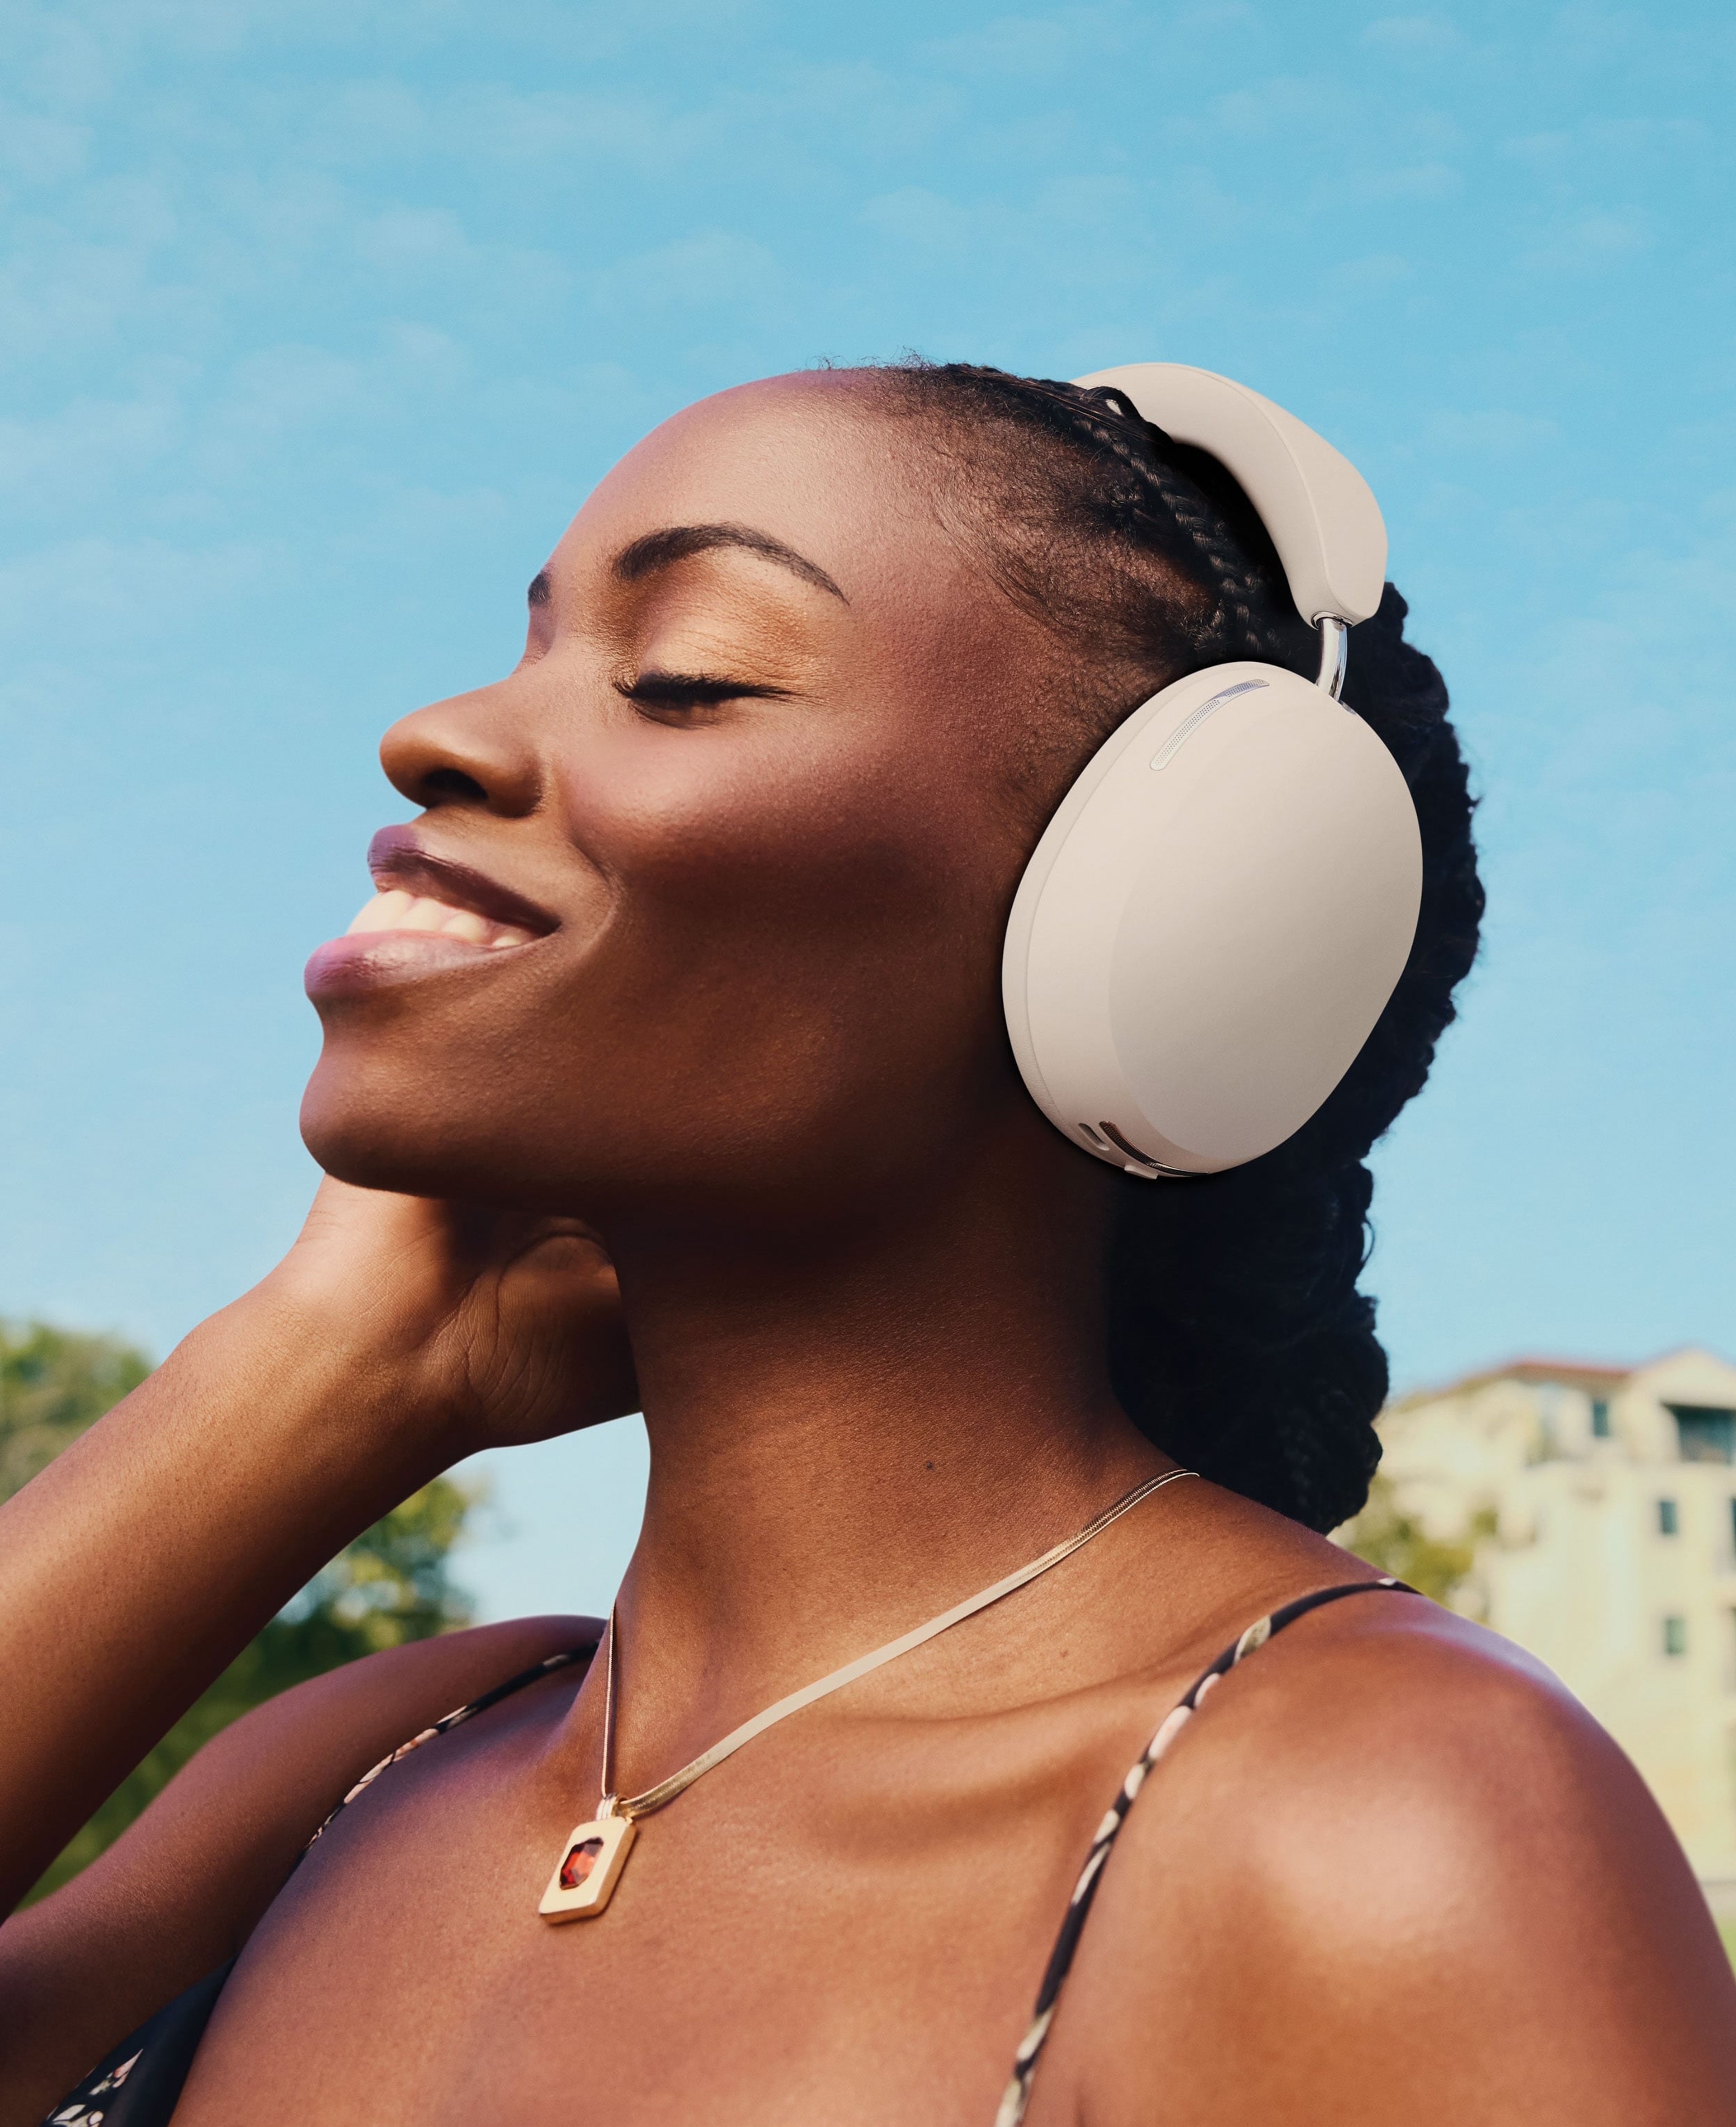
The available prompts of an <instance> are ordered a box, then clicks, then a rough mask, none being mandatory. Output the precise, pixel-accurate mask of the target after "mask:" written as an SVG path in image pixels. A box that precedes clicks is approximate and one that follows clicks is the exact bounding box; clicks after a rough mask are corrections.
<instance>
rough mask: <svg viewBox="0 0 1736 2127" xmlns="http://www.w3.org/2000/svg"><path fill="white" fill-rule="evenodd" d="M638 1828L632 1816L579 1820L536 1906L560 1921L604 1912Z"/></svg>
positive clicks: (556, 1922)
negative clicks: (580, 1821)
mask: <svg viewBox="0 0 1736 2127" xmlns="http://www.w3.org/2000/svg"><path fill="white" fill-rule="evenodd" d="M638 1828H639V1827H638V1825H637V1824H636V1823H635V1822H634V1821H633V1819H632V1818H631V1817H614V1816H610V1817H593V1818H592V1819H591V1821H590V1822H588V1823H586V1824H576V1825H575V1826H573V1828H572V1831H570V1832H569V1833H568V1834H567V1837H566V1839H565V1840H563V1841H562V1846H561V1855H560V1859H558V1860H557V1862H556V1863H555V1864H554V1874H553V1875H552V1876H551V1877H550V1878H549V1879H548V1889H547V1890H546V1891H545V1892H543V1902H542V1904H541V1905H539V1906H538V1907H537V1911H538V1912H539V1913H540V1914H541V1915H542V1916H543V1919H544V1920H545V1921H549V1922H551V1923H552V1924H558V1923H559V1922H560V1921H582V1920H588V1919H590V1918H591V1916H592V1915H593V1914H595V1913H600V1912H601V1911H602V1910H603V1908H604V1907H605V1906H606V1905H607V1904H608V1903H609V1899H610V1898H611V1897H613V1896H614V1887H615V1884H616V1883H617V1882H618V1881H619V1878H620V1874H621V1870H622V1869H623V1868H624V1865H625V1864H626V1860H627V1856H628V1854H629V1853H630V1852H631V1851H632V1849H633V1839H634V1837H635V1836H636V1835H637V1833H638ZM563 1878H564V1879H565V1880H564V1881H563Z"/></svg>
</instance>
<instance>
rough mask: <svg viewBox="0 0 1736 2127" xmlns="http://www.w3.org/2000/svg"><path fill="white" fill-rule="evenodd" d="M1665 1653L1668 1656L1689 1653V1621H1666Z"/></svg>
mask: <svg viewBox="0 0 1736 2127" xmlns="http://www.w3.org/2000/svg"><path fill="white" fill-rule="evenodd" d="M1663 1651H1664V1652H1665V1653H1666V1654H1667V1655H1685V1654H1686V1652H1687V1651H1688V1621H1687V1619H1686V1618H1665V1619H1664V1621H1663Z"/></svg>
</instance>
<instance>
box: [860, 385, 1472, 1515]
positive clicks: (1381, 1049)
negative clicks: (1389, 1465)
mask: <svg viewBox="0 0 1736 2127" xmlns="http://www.w3.org/2000/svg"><path fill="white" fill-rule="evenodd" d="M871 376H872V379H873V387H872V388H874V389H875V391H876V392H877V393H879V394H880V396H882V397H883V399H884V400H885V401H886V402H887V403H889V405H891V406H892V407H894V409H896V410H899V411H900V412H901V413H904V414H907V415H915V416H917V417H919V418H923V419H925V420H927V422H929V423H930V424H933V425H934V426H935V429H936V434H935V437H934V440H935V442H936V443H937V445H938V447H939V448H941V449H942V451H943V452H945V453H946V456H947V457H948V458H949V459H950V460H951V462H952V463H953V465H954V467H955V469H956V470H957V471H960V472H961V473H962V474H963V476H964V477H963V478H962V480H958V481H951V482H948V483H946V486H947V487H948V489H949V490H951V492H954V493H956V494H957V495H960V496H962V497H963V498H964V506H965V511H966V513H967V515H968V517H969V519H970V523H969V524H968V526H967V527H966V530H967V533H968V536H970V537H971V538H973V540H974V541H975V542H976V543H977V544H978V546H979V548H980V550H981V551H982V552H984V554H985V555H986V557H987V559H988V561H989V566H990V568H991V569H992V571H994V575H995V577H996V579H997V580H998V582H999V583H1000V585H1002V587H1003V589H1004V590H1006V591H1007V592H1008V595H1011V596H1012V597H1013V598H1014V599H1017V601H1018V602H1019V604H1021V605H1022V606H1024V607H1025V608H1026V609H1027V610H1029V611H1031V612H1032V613H1035V614H1036V615H1037V616H1038V617H1039V618H1041V620H1042V621H1043V623H1044V624H1045V625H1046V626H1047V627H1049V628H1051V629H1052V630H1053V631H1054V632H1055V633H1056V634H1057V635H1058V636H1060V637H1061V639H1062V640H1063V642H1065V644H1066V645H1067V647H1068V648H1069V650H1070V651H1071V652H1072V653H1073V656H1072V659H1071V664H1072V667H1073V669H1074V671H1075V672H1076V673H1077V674H1078V675H1079V677H1078V680H1077V683H1076V684H1077V688H1078V698H1077V702H1076V707H1077V708H1078V709H1079V712H1080V713H1081V714H1082V715H1083V716H1084V718H1086V719H1087V721H1088V722H1089V724H1090V725H1092V726H1093V727H1094V730H1095V732H1096V734H1097V735H1098V736H1101V735H1103V734H1104V733H1106V732H1107V731H1108V729H1110V728H1112V726H1113V724H1114V723H1115V722H1118V721H1119V719H1120V718H1122V716H1124V715H1126V714H1127V713H1128V712H1129V711H1130V710H1131V709H1132V708H1135V707H1136V706H1137V704H1138V703H1140V702H1141V701H1143V700H1145V699H1146V698H1147V697H1148V696H1149V695H1150V694H1152V693H1154V692H1155V691H1156V689H1158V688H1159V687H1161V686H1164V685H1168V684H1169V681H1170V680H1174V679H1177V678H1179V677H1180V676H1181V675H1183V673H1186V672H1189V671H1193V670H1198V669H1200V668H1201V667H1202V666H1211V665H1219V664H1225V663H1228V662H1230V661H1234V660H1236V659H1239V658H1250V657H1252V658H1259V659H1261V660H1264V661H1266V662H1268V663H1271V664H1276V665H1283V666H1289V667H1290V668H1291V669H1292V670H1297V671H1301V672H1304V673H1307V674H1308V675H1310V676H1311V675H1312V674H1313V673H1314V671H1315V670H1316V666H1317V662H1318V654H1319V653H1318V645H1317V639H1316V634H1315V631H1314V630H1313V629H1312V628H1311V627H1310V626H1309V625H1308V624H1307V623H1306V622H1305V621H1303V620H1302V618H1301V617H1300V616H1299V615H1298V614H1297V611H1296V609H1295V607H1294V605H1293V604H1292V602H1291V599H1290V596H1289V592H1288V586H1287V585H1286V582H1285V580H1284V576H1283V569H1282V566H1280V564H1279V562H1278V557H1277V554H1276V552H1274V549H1273V547H1272V543H1271V541H1270V538H1269V536H1268V535H1267V533H1266V531H1265V528H1264V526H1263V525H1262V524H1261V523H1260V521H1259V518H1258V516H1257V515H1256V514H1255V511H1254V510H1253V509H1252V507H1251V506H1250V504H1249V502H1248V500H1247V498H1246V496H1245V495H1244V494H1243V492H1242V490H1241V489H1240V487H1239V486H1237V485H1236V481H1234V480H1233V479H1232V478H1231V476H1230V475H1229V473H1228V472H1227V471H1226V470H1225V469H1224V467H1222V466H1221V465H1220V464H1219V463H1218V462H1217V460H1215V459H1213V458H1212V457H1208V456H1207V454H1206V453H1205V452H1201V451H1198V450H1194V449H1191V448H1187V447H1184V446H1183V445H1179V444H1178V443H1175V442H1174V440H1173V439H1172V438H1169V437H1167V436H1165V435H1164V433H1163V432H1162V431H1161V430H1160V429H1154V428H1152V427H1150V426H1149V425H1148V424H1146V423H1145V422H1143V421H1142V420H1141V419H1139V418H1138V416H1137V415H1136V414H1135V413H1134V412H1133V410H1132V409H1131V406H1128V405H1125V404H1124V403H1123V402H1122V401H1121V400H1118V399H1117V397H1116V396H1115V395H1114V394H1113V393H1112V392H1109V391H1081V390H1079V388H1078V387H1077V386H1072V385H1068V384H1060V383H1054V382H1050V381H1046V380H1041V379H1035V378H1028V377H1012V376H1008V375H1007V374H1006V373H1004V372H1002V371H999V370H995V369H986V368H979V367H971V366H969V365H966V364H963V363H956V362H949V363H945V364H938V365H930V364H927V363H921V362H908V363H905V364H903V365H900V366H899V367H894V368H887V369H883V370H879V371H875V372H871ZM1405 613H1406V606H1405V602H1404V600H1403V599H1402V598H1401V597H1400V596H1399V595H1398V593H1397V591H1396V590H1394V589H1393V587H1392V585H1391V584H1388V585H1387V586H1386V590H1385V593H1384V595H1383V598H1382V599H1381V603H1380V609H1379V611H1378V613H1375V614H1373V616H1372V617H1371V618H1369V619H1368V620H1366V621H1364V622H1363V623H1361V624H1360V626H1359V627H1358V628H1356V629H1355V631H1354V634H1353V636H1352V637H1351V642H1350V658H1349V675H1348V678H1347V680H1346V683H1345V704H1346V706H1347V707H1348V708H1351V709H1354V711H1355V712H1356V713H1357V714H1358V715H1359V716H1360V717H1362V718H1364V719H1365V721H1366V722H1368V724H1370V725H1371V726H1372V727H1373V729H1374V730H1375V731H1376V732H1378V734H1379V735H1380V737H1381V738H1382V739H1383V741H1384V742H1385V744H1386V746H1387V748H1388V750H1389V751H1391V753H1392V756H1393V758H1394V759H1395V760H1397V763H1398V765H1399V767H1400V768H1401V769H1402V770H1403V772H1404V776H1405V780H1406V783H1407V784H1409V786H1410V789H1411V796H1412V798H1413V799H1414V800H1415V803H1416V810H1417V816H1418V818H1419V820H1420V822H1421V828H1422V847H1423V890H1422V912H1421V918H1420V920H1419V921H1418V924H1417V930H1416V942H1415V944H1414V945H1413V946H1412V948H1411V956H1410V959H1409V961H1408V963H1407V964H1406V968H1405V972H1404V974H1403V976H1402V978H1401V980H1400V982H1399V985H1398V988H1397V990H1396V991H1395V992H1394V993H1393V995H1392V1000H1391V1002H1389V1003H1388V1004H1387V1007H1386V1009H1385V1011H1383V1013H1382V1014H1381V1016H1380V1018H1379V1020H1378V1022H1377V1024H1376V1026H1375V1028H1374V1030H1373V1033H1372V1034H1371V1035H1369V1036H1368V1040H1367V1042H1366V1043H1365V1044H1364V1046H1363V1049H1362V1051H1361V1053H1360V1054H1359V1056H1358V1057H1357V1059H1356V1061H1355V1062H1354V1064H1352V1065H1351V1067H1350V1068H1349V1071H1348V1072H1347V1073H1345V1077H1344V1078H1343V1079H1342V1081H1341V1082H1340V1084H1339V1085H1338V1087H1336V1089H1335V1091H1334V1092H1333V1094H1332V1096H1331V1097H1330V1099H1329V1100H1328V1101H1327V1102H1326V1106H1324V1107H1323V1108H1322V1109H1321V1111H1320V1112H1319V1114H1318V1115H1316V1116H1315V1117H1314V1118H1313V1120H1311V1122H1309V1123H1308V1124H1307V1125H1305V1126H1304V1127H1303V1128H1302V1130H1298V1131H1297V1133H1296V1135H1294V1136H1293V1137H1292V1138H1290V1139H1288V1140H1287V1141H1286V1142H1285V1143H1284V1144H1281V1145H1279V1146H1278V1148H1277V1149H1276V1150H1274V1151H1272V1152H1269V1153H1268V1154H1265V1155H1264V1158H1260V1159H1257V1160H1254V1161H1252V1162H1250V1163H1249V1164H1248V1165H1247V1166H1245V1167H1241V1168H1233V1169H1231V1171H1230V1172H1227V1173H1225V1174H1219V1175H1212V1176H1210V1177H1205V1178H1202V1179H1201V1180H1199V1181H1195V1182H1165V1183H1156V1184H1154V1183H1150V1182H1138V1181H1134V1180H1131V1179H1128V1180H1126V1181H1124V1182H1122V1184H1121V1185H1120V1187H1121V1190H1122V1197H1121V1201H1120V1205H1119V1210H1118V1215H1117V1226H1116V1231H1115V1237H1114V1241H1113V1244H1112V1255H1111V1264H1110V1272H1109V1285H1110V1289H1109V1338H1110V1361H1111V1367H1112V1375H1113V1378H1114V1381H1115V1386H1116V1389H1117V1393H1118V1395H1120V1396H1121V1399H1122V1402H1123V1404H1124V1405H1126V1407H1127V1409H1128V1411H1129V1412H1130V1413H1131V1415H1132V1416H1133V1418H1134V1419H1135V1420H1136V1422H1137V1423H1138V1424H1139V1425H1140V1426H1141V1428H1143V1429H1144V1431H1145V1433H1147V1434H1148V1435H1149V1436H1150V1438H1151V1439H1153V1440H1154V1441H1155V1442H1157V1443H1158V1444H1159V1445H1160V1447H1163V1448H1164V1450H1165V1451H1166V1452H1168V1453H1169V1454H1171V1455H1173V1456H1174V1457H1177V1458H1178V1459H1179V1461H1183V1462H1186V1463H1188V1464H1189V1465H1191V1466H1193V1468H1195V1469H1198V1470H1199V1471H1202V1472H1203V1473H1204V1474H1205V1475H1206V1476H1208V1477H1211V1478H1212V1479H1214V1480H1216V1481H1217V1482H1218V1483H1220V1484H1222V1485H1227V1486H1229V1487H1230V1488H1231V1490H1235V1491H1237V1492H1240V1493H1243V1494H1245V1495H1246V1496H1247V1497H1249V1498H1250V1499H1259V1500H1260V1501H1262V1502H1264V1504H1266V1505H1268V1506H1271V1507H1275V1508H1276V1509H1278V1511H1279V1512H1280V1513H1283V1514H1288V1515H1291V1516H1293V1518H1295V1519H1296V1520H1297V1521H1300V1522H1304V1523H1307V1524H1308V1526H1309V1527H1310V1528H1316V1529H1329V1528H1335V1526H1336V1525H1337V1524H1338V1523H1340V1522H1342V1521H1344V1520H1345V1519H1347V1518H1349V1516H1350V1515H1351V1514H1354V1513H1355V1512H1356V1511H1357V1510H1358V1509H1359V1508H1360V1507H1361V1505H1362V1504H1363V1503H1364V1499H1366V1497H1367V1495H1368V1480H1369V1479H1370V1478H1371V1477H1372V1476H1373V1474H1374V1470H1375V1466H1376V1465H1377V1463H1378V1461H1379V1459H1380V1447H1379V1443H1378V1440H1377V1439H1376V1437H1375V1434H1374V1430H1373V1419H1374V1417H1375V1415H1376V1414H1377V1413H1378V1410H1379V1409H1380V1407H1381V1405H1382V1402H1383V1400H1384V1398H1385V1395H1386V1392H1387V1360H1386V1353H1385V1352H1384V1351H1383V1349H1382V1348H1381V1345H1380V1343H1379V1341H1378V1338H1376V1336H1375V1334H1374V1303H1373V1300H1371V1299H1370V1298H1369V1297H1368V1296H1367V1295H1366V1294H1364V1293H1363V1292H1361V1291H1359V1290H1358V1280H1359V1277H1361V1274H1362V1272H1363V1269H1364V1266H1365V1264H1366V1262H1367V1261H1368V1201H1369V1196H1370V1194H1371V1192H1372V1190H1373V1177H1371V1175H1370V1174H1369V1172H1368V1168H1367V1167H1366V1166H1365V1165H1364V1157H1365V1155H1366V1154H1367V1153H1368V1149H1369V1148H1370V1146H1372V1145H1373V1143H1374V1141H1375V1139H1377V1138H1378V1137H1379V1136H1380V1135H1382V1134H1383V1132H1384V1131H1385V1130H1387V1127H1388V1125H1390V1124H1391V1123H1392V1120H1393V1118H1394V1116H1397V1113H1398V1111H1399V1110H1400V1109H1401V1108H1402V1106H1404V1104H1405V1102H1406V1101H1408V1100H1409V1099H1410V1098H1411V1095H1412V1094H1413V1093H1415V1092H1417V1091H1418V1090H1419V1089H1420V1087H1421V1085H1422V1082H1423V1081H1424V1079H1425V1078H1426V1077H1427V1075H1428V1070H1429V1065H1430V1062H1431V1061H1432V1059H1433V1057H1434V1054H1435V1044H1436V1043H1437V1041H1438V1040H1440V1035H1441V1033H1442V1031H1443V1030H1444V1028H1445V1027H1446V1026H1448V1025H1449V1023H1450V1021H1452V1018H1453V1016H1454V1006H1453V991H1454V987H1455V985H1456V984H1457V983H1459V979H1460V978H1461V977H1463V974H1464V973H1465V972H1466V971H1467V969H1468V968H1469V967H1470V965H1471V963H1472V960H1473V958H1474V957H1475V954H1476V950H1477V925H1478V921H1479V920H1480V918H1481V917H1482V905H1483V896H1482V885H1481V883H1480V882H1479V880H1478V879H1477V859H1476V851H1475V849H1474V847H1473V843H1472V839H1471V815H1472V809H1473V807H1472V799H1471V798H1470V795H1469V793H1468V789H1467V779H1466V770H1465V763H1464V760H1463V756H1461V754H1460V752H1459V741H1458V738H1457V737H1456V735H1455V733H1454V729H1453V727H1452V725H1451V724H1450V723H1449V722H1448V718H1447V690H1446V688H1445V686H1444V684H1443V682H1442V680H1441V677H1440V673H1439V672H1438V671H1437V670H1435V665H1434V663H1433V661H1431V660H1430V658H1428V657H1426V656H1425V655H1424V654H1423V653H1422V651H1420V650H1418V649H1416V648H1415V647H1413V646H1412V645H1411V644H1410V643H1408V642H1406V640H1405V638H1404V621H1405ZM1081 647H1084V651H1085V652H1086V654H1085V655H1084V656H1079V650H1080V649H1081ZM1065 742H1066V743H1068V744H1070V745H1072V746H1074V747H1075V748H1076V746H1077V743H1078V740H1077V736H1076V735H1071V736H1069V737H1066V738H1065Z"/></svg>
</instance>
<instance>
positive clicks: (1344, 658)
mask: <svg viewBox="0 0 1736 2127" xmlns="http://www.w3.org/2000/svg"><path fill="white" fill-rule="evenodd" d="M1314 625H1315V626H1316V628H1318V629H1319V630H1320V676H1319V678H1318V679H1317V680H1316V681H1315V685H1316V686H1319V687H1324V688H1325V689H1326V692H1327V693H1328V694H1330V696H1331V697H1332V699H1333V700H1334V701H1335V702H1336V701H1340V700H1341V699H1343V696H1344V691H1345V666H1346V665H1347V664H1348V663H1349V656H1350V630H1349V627H1348V626H1347V625H1346V624H1345V622H1343V621H1341V620H1340V618H1338V616H1337V614H1336V613H1319V614H1317V615H1316V618H1315V622H1314Z"/></svg>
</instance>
